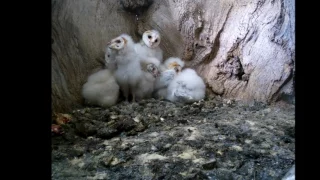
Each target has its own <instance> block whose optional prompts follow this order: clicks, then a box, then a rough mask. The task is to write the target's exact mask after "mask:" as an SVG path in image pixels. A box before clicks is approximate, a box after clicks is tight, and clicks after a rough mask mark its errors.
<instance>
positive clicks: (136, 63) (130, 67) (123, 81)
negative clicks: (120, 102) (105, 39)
mask: <svg viewBox="0 0 320 180" xmlns="http://www.w3.org/2000/svg"><path fill="white" fill-rule="evenodd" d="M134 46H135V43H134V41H133V40H132V38H131V36H129V35H127V34H121V35H120V36H118V37H116V38H114V39H112V40H111V42H110V43H109V48H111V49H114V50H115V51H116V55H115V61H116V63H117V69H116V71H115V74H114V75H115V78H116V81H117V83H118V84H119V86H120V89H121V91H122V93H123V95H124V97H125V98H126V101H128V98H129V95H130V94H131V95H132V101H135V94H136V93H135V91H136V88H137V85H138V82H139V79H140V77H141V76H142V70H141V67H140V56H138V55H137V54H136V52H135V49H134Z"/></svg>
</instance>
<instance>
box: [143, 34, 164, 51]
mask: <svg viewBox="0 0 320 180" xmlns="http://www.w3.org/2000/svg"><path fill="white" fill-rule="evenodd" d="M142 40H143V42H144V43H145V44H146V45H147V46H148V47H149V48H156V47H158V46H159V44H160V41H161V37H160V33H159V32H158V31H157V30H148V31H145V32H144V33H143V35H142Z"/></svg>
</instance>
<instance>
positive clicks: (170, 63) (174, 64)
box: [154, 57, 184, 98]
mask: <svg viewBox="0 0 320 180" xmlns="http://www.w3.org/2000/svg"><path fill="white" fill-rule="evenodd" d="M183 67H184V62H183V61H182V60H181V59H180V58H177V57H171V58H168V59H167V60H165V61H164V63H163V64H161V65H160V71H161V72H160V75H159V77H158V78H157V79H156V81H155V92H154V97H155V98H165V97H166V96H167V87H168V86H169V84H170V82H171V81H172V80H173V79H174V78H175V77H176V76H177V75H178V74H179V73H180V72H181V70H182V68H183Z"/></svg>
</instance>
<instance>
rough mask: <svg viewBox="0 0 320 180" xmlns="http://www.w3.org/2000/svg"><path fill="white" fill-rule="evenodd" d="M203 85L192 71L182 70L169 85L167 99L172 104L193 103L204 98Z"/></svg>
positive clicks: (188, 69) (200, 79)
mask: <svg viewBox="0 0 320 180" xmlns="http://www.w3.org/2000/svg"><path fill="white" fill-rule="evenodd" d="M205 88H206V86H205V84H204V82H203V80H202V78H201V77H200V76H199V75H198V74H197V72H196V71H195V70H193V69H190V68H187V69H184V70H183V71H182V72H181V73H180V74H178V75H177V76H176V77H175V78H174V79H173V80H172V81H171V83H170V84H169V86H168V89H167V97H166V99H168V100H169V101H173V102H183V103H189V102H195V101H199V100H201V99H203V98H204V97H205Z"/></svg>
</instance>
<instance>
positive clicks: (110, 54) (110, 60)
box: [104, 47, 117, 73]
mask: <svg viewBox="0 0 320 180" xmlns="http://www.w3.org/2000/svg"><path fill="white" fill-rule="evenodd" d="M116 53H117V52H116V51H115V50H113V49H110V48H109V47H107V48H106V53H105V57H104V58H105V65H106V67H107V68H108V69H109V70H110V71H111V72H112V73H114V72H115V71H116V69H117V62H116V60H115V56H116Z"/></svg>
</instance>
